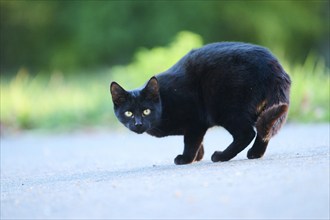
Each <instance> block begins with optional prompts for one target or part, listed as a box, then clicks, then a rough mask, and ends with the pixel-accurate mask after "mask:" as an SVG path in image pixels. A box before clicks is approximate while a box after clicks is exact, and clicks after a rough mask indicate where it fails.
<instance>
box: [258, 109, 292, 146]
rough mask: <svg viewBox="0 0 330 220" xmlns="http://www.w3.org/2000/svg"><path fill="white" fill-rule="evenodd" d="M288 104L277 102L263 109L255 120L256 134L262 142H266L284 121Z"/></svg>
mask: <svg viewBox="0 0 330 220" xmlns="http://www.w3.org/2000/svg"><path fill="white" fill-rule="evenodd" d="M288 109H289V104H287V103H279V104H275V105H273V106H271V107H270V108H267V109H266V110H264V111H263V112H262V113H261V115H260V116H259V118H258V120H257V122H256V129H257V132H258V135H259V136H260V137H261V138H262V139H263V141H264V142H268V141H269V140H270V138H272V137H273V136H274V135H275V134H277V132H278V131H279V130H280V128H281V127H282V125H283V124H284V123H285V121H286V118H287V115H288Z"/></svg>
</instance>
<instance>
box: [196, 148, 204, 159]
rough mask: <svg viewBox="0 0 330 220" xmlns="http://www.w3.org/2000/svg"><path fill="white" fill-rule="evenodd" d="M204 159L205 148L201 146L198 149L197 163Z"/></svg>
mask: <svg viewBox="0 0 330 220" xmlns="http://www.w3.org/2000/svg"><path fill="white" fill-rule="evenodd" d="M203 157H204V146H203V144H201V146H200V147H199V149H198V152H197V155H196V158H195V161H201V160H202V159H203Z"/></svg>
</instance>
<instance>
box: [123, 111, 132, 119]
mask: <svg viewBox="0 0 330 220" xmlns="http://www.w3.org/2000/svg"><path fill="white" fill-rule="evenodd" d="M125 116H126V117H128V118H130V117H132V116H133V113H132V112H130V111H126V112H125Z"/></svg>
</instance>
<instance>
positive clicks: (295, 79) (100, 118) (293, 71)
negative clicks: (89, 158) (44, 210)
mask: <svg viewBox="0 0 330 220" xmlns="http://www.w3.org/2000/svg"><path fill="white" fill-rule="evenodd" d="M201 45H202V39H201V38H200V37H199V36H198V35H195V34H192V33H189V32H182V33H180V34H179V35H178V36H177V38H176V39H175V40H174V41H173V43H171V44H170V45H169V46H168V47H159V48H153V49H151V50H147V49H141V50H140V51H138V52H137V54H136V55H135V59H134V61H133V62H132V63H131V64H129V65H127V66H116V67H112V68H110V69H105V70H104V71H101V72H99V73H97V74H91V73H90V74H79V75H70V76H66V77H64V76H63V75H64V74H62V73H60V72H55V73H52V74H48V75H50V76H48V77H46V76H45V75H43V74H37V75H36V76H32V75H31V74H29V73H28V72H27V71H26V70H24V69H21V70H20V71H19V72H18V73H17V74H16V76H15V77H13V78H5V77H3V76H2V77H1V103H0V104H1V106H0V107H1V108H0V110H1V115H0V116H1V118H0V120H1V125H2V127H4V128H16V129H48V130H52V129H59V130H61V129H73V128H81V127H85V126H98V125H102V126H110V127H113V126H115V125H118V124H119V123H118V122H117V121H116V119H115V116H114V114H113V109H112V102H111V97H110V94H109V83H110V82H111V81H112V80H116V81H118V82H119V83H120V84H122V85H123V86H124V87H125V88H127V89H133V88H135V87H137V86H141V85H142V84H143V83H144V82H145V81H147V80H148V79H149V77H151V76H152V75H154V74H157V73H159V72H162V71H163V70H166V69H167V68H168V67H170V66H171V65H173V64H174V63H175V62H176V61H177V60H178V59H180V58H181V57H182V56H183V55H184V54H186V53H187V52H188V51H189V50H190V49H191V48H194V47H200V46H201ZM280 61H281V63H282V64H283V66H284V69H285V70H286V71H287V72H288V73H289V74H290V76H291V79H292V87H291V106H290V113H289V119H288V120H289V121H291V122H293V121H294V122H329V119H330V115H329V114H330V113H329V92H330V91H329V90H330V80H329V79H330V77H329V68H327V67H326V65H325V62H324V60H322V59H318V58H317V57H316V56H314V55H310V56H308V57H307V59H306V62H305V63H303V64H295V65H290V64H288V63H286V62H285V59H283V58H282V59H281V58H280Z"/></svg>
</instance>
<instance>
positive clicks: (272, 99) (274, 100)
mask: <svg viewBox="0 0 330 220" xmlns="http://www.w3.org/2000/svg"><path fill="white" fill-rule="evenodd" d="M275 65H276V66H275V67H276V70H277V71H274V72H275V74H276V77H275V78H274V82H273V83H272V85H273V86H271V88H268V92H269V93H268V94H267V98H266V100H265V101H264V102H263V110H262V112H261V114H260V115H259V117H258V119H257V121H256V129H257V132H258V135H259V136H260V137H261V138H262V140H263V141H264V142H268V141H269V140H270V138H271V137H273V136H274V135H276V134H277V132H278V131H279V130H280V128H281V127H282V125H283V124H284V123H285V121H286V119H287V115H288V110H289V100H290V97H289V96H290V86H291V80H290V77H289V75H288V74H287V73H286V72H285V71H284V70H283V69H282V67H281V66H280V65H279V64H278V63H275Z"/></svg>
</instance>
